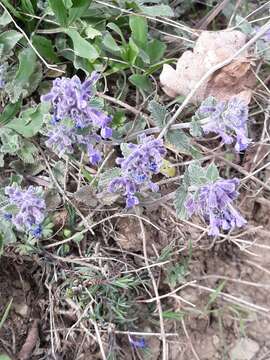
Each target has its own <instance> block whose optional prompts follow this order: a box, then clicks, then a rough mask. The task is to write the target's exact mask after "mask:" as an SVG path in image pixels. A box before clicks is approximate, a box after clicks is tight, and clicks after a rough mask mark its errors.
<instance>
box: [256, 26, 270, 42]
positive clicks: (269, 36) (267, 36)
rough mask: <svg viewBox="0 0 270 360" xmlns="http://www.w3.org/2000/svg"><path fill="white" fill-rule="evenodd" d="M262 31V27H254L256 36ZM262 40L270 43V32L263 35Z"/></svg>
mask: <svg viewBox="0 0 270 360" xmlns="http://www.w3.org/2000/svg"><path fill="white" fill-rule="evenodd" d="M260 30H261V27H260V26H255V27H254V31H255V34H256V33H257V32H259V31H260ZM260 40H263V41H265V42H270V30H267V31H266V33H265V34H263V35H262V36H261V37H260Z"/></svg>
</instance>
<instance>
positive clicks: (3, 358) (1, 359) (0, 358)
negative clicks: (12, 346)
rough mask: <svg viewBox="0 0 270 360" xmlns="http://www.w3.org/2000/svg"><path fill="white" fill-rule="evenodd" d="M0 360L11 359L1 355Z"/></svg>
mask: <svg viewBox="0 0 270 360" xmlns="http://www.w3.org/2000/svg"><path fill="white" fill-rule="evenodd" d="M0 360H11V358H10V357H9V356H7V355H4V354H2V355H0Z"/></svg>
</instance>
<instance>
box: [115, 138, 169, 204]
mask: <svg viewBox="0 0 270 360" xmlns="http://www.w3.org/2000/svg"><path fill="white" fill-rule="evenodd" d="M138 140H139V141H138V144H137V145H135V144H127V149H126V155H125V156H124V157H123V158H117V159H116V162H117V164H119V165H120V166H121V173H122V174H121V177H118V178H116V179H113V180H112V181H111V183H110V184H109V191H110V192H113V193H115V192H120V193H122V194H123V195H124V196H125V197H126V205H127V207H133V206H135V205H137V204H138V203H139V199H138V198H137V196H135V193H136V192H139V191H140V189H142V187H147V188H150V189H151V190H152V191H158V186H157V185H156V184H154V183H153V182H152V180H151V179H152V176H153V175H154V174H157V173H158V172H159V170H160V168H161V166H162V163H163V158H164V156H165V154H166V150H165V148H164V146H163V142H162V140H160V139H155V138H154V137H153V136H148V137H147V136H145V135H142V136H140V137H139V139H138Z"/></svg>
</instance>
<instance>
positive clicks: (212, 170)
mask: <svg viewBox="0 0 270 360" xmlns="http://www.w3.org/2000/svg"><path fill="white" fill-rule="evenodd" d="M206 178H207V180H209V181H211V182H212V181H217V180H218V179H219V171H218V168H217V167H216V165H215V164H214V163H212V164H210V165H209V166H208V168H207V170H206Z"/></svg>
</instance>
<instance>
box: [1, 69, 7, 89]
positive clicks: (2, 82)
mask: <svg viewBox="0 0 270 360" xmlns="http://www.w3.org/2000/svg"><path fill="white" fill-rule="evenodd" d="M5 72H6V67H5V65H0V90H1V89H3V88H4V86H5Z"/></svg>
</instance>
